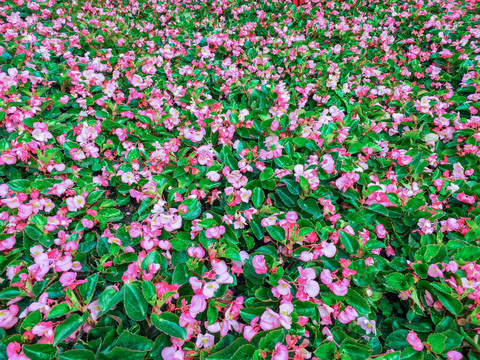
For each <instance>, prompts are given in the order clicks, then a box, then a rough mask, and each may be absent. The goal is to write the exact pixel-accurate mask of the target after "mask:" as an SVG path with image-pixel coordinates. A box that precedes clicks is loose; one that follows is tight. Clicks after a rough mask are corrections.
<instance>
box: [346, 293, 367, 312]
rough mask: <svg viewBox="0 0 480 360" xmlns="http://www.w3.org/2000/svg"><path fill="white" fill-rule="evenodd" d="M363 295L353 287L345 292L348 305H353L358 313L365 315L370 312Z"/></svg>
mask: <svg viewBox="0 0 480 360" xmlns="http://www.w3.org/2000/svg"><path fill="white" fill-rule="evenodd" d="M364 296H365V295H362V294H361V293H360V292H359V291H357V290H354V289H349V291H348V293H347V298H346V301H347V303H348V304H349V305H351V306H353V307H354V308H355V310H357V311H358V312H359V314H362V315H366V314H369V313H370V312H371V310H370V306H369V305H368V302H367V301H366V300H365V298H364Z"/></svg>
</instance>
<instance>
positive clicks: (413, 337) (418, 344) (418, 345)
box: [407, 331, 424, 351]
mask: <svg viewBox="0 0 480 360" xmlns="http://www.w3.org/2000/svg"><path fill="white" fill-rule="evenodd" d="M407 342H408V343H409V344H410V345H412V347H413V349H414V350H416V351H422V350H423V347H424V346H423V344H422V340H420V339H419V338H418V336H417V334H416V333H415V332H413V331H410V332H409V333H408V335H407Z"/></svg>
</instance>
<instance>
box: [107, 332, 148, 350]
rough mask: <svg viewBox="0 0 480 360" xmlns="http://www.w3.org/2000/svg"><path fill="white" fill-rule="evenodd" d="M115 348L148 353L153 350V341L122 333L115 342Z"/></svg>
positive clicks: (129, 333)
mask: <svg viewBox="0 0 480 360" xmlns="http://www.w3.org/2000/svg"><path fill="white" fill-rule="evenodd" d="M115 346H120V347H122V348H126V349H130V350H139V351H150V350H151V349H152V348H153V341H152V340H150V339H147V338H146V337H143V336H139V335H135V334H132V333H131V332H128V331H124V332H122V334H121V335H120V337H119V338H118V340H117V343H116V344H115Z"/></svg>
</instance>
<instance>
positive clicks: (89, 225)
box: [81, 219, 94, 229]
mask: <svg viewBox="0 0 480 360" xmlns="http://www.w3.org/2000/svg"><path fill="white" fill-rule="evenodd" d="M81 223H82V225H83V226H84V227H86V228H87V229H92V228H93V226H94V222H93V221H92V220H90V219H82V221H81Z"/></svg>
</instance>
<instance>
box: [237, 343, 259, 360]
mask: <svg viewBox="0 0 480 360" xmlns="http://www.w3.org/2000/svg"><path fill="white" fill-rule="evenodd" d="M256 351H257V348H256V347H255V346H253V345H250V344H245V345H242V346H241V347H240V348H239V349H238V350H237V351H235V354H233V356H232V357H231V359H232V360H251V359H253V354H255V352H256Z"/></svg>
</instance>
